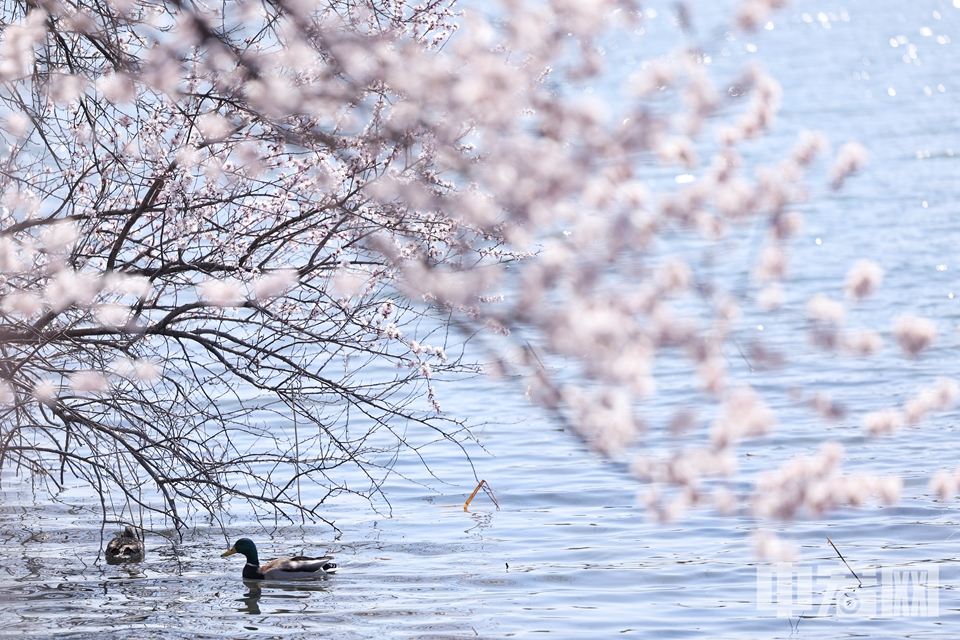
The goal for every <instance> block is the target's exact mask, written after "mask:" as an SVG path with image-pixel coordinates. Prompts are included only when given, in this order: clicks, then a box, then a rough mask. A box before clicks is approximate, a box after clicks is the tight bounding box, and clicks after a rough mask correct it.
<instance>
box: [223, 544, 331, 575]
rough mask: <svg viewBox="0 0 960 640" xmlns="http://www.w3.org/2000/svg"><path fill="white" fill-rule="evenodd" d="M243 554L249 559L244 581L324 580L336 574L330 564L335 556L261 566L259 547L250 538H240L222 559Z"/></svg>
mask: <svg viewBox="0 0 960 640" xmlns="http://www.w3.org/2000/svg"><path fill="white" fill-rule="evenodd" d="M235 553H242V554H243V555H245V556H246V557H247V564H245V565H243V578H244V580H302V579H304V578H322V577H323V576H325V575H327V574H330V573H334V572H336V570H337V565H336V564H334V563H332V562H330V561H331V560H333V556H323V557H322V558H306V557H303V556H297V557H295V558H280V559H278V560H271V561H270V562H268V563H267V564H264V565H261V564H260V557H259V556H258V555H257V545H255V544H254V543H253V540H251V539H250V538H240V539H239V540H237V541H236V542H235V543H234V545H233V546H232V547H230V550H229V551H224V552H223V553H222V554H220V557H221V558H226V557H227V556H232V555H233V554H235Z"/></svg>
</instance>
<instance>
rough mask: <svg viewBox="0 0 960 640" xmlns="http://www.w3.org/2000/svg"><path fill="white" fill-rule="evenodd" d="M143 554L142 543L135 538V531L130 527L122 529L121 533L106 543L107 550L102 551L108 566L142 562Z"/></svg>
mask: <svg viewBox="0 0 960 640" xmlns="http://www.w3.org/2000/svg"><path fill="white" fill-rule="evenodd" d="M145 553H146V551H145V549H144V548H143V542H142V541H141V540H140V538H139V537H137V532H136V530H135V529H134V528H133V527H131V526H130V525H127V526H126V527H125V528H124V530H123V533H121V534H120V535H119V536H117V537H116V538H114V539H113V540H111V541H110V542H108V543H107V549H106V551H104V555H106V557H107V563H108V564H120V563H123V562H142V561H143V556H144V554H145Z"/></svg>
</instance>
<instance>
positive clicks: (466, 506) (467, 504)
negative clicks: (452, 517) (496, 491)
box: [463, 480, 500, 511]
mask: <svg viewBox="0 0 960 640" xmlns="http://www.w3.org/2000/svg"><path fill="white" fill-rule="evenodd" d="M484 485H486V487H487V488H486V489H485V491H486V493H487V495H488V496H490V499H491V500H493V504H495V505H497V509H499V508H500V503H499V502H497V497H496V496H495V495H493V489H491V488H490V483H489V482H487V481H486V480H481V481H480V484H478V485H477V488H476V489H474V490H473V493H471V494H470V497H469V498H467V501H466V502H465V503H464V504H463V510H464V511H466V510H467V508H468V507H469V506H470V501H471V500H473V497H474V496H475V495H477V491H480V487H482V486H484Z"/></svg>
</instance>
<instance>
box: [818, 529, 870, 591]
mask: <svg viewBox="0 0 960 640" xmlns="http://www.w3.org/2000/svg"><path fill="white" fill-rule="evenodd" d="M826 538H827V542H829V543H830V546H831V547H833V550H834V551H836V552H837V555H838V556H840V559H841V560H843V564H846V565H847V569H850V573H852V574H853V577H854V578H856V579H857V582H859V583H860V586H861V587H862V586H863V582H862V581H861V580H860V576H858V575H857V572H856V571H854V570H853V567H851V566H850V565H849V564H847V560H846V558H844V557H843V554H842V553H840V549H837V545H835V544H833V540H831V539H830V536H826Z"/></svg>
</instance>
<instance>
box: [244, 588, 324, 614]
mask: <svg viewBox="0 0 960 640" xmlns="http://www.w3.org/2000/svg"><path fill="white" fill-rule="evenodd" d="M243 584H244V586H246V587H247V592H246V593H245V594H243V597H241V598H237V602H242V603H243V606H241V607H239V608H238V609H237V611H239V612H240V613H249V614H251V615H260V614H261V611H260V599H261V598H262V597H263V591H264V586H263V585H266V590H267V592H270V591H271V590H272V591H274V592H275V593H274V597H275V598H276V599H278V600H283V599H293V600H307V599H309V598H310V597H311V593H310V592H318V591H319V592H325V591H327V587H325V586H321V585H317V584H304V583H297V584H290V583H287V582H263V581H261V580H244V581H243ZM280 591H289V592H291V594H290V595H287V594H281V593H278V592H280ZM267 613H290V608H289V607H281V608H279V609H278V610H276V611H268V612H267Z"/></svg>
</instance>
